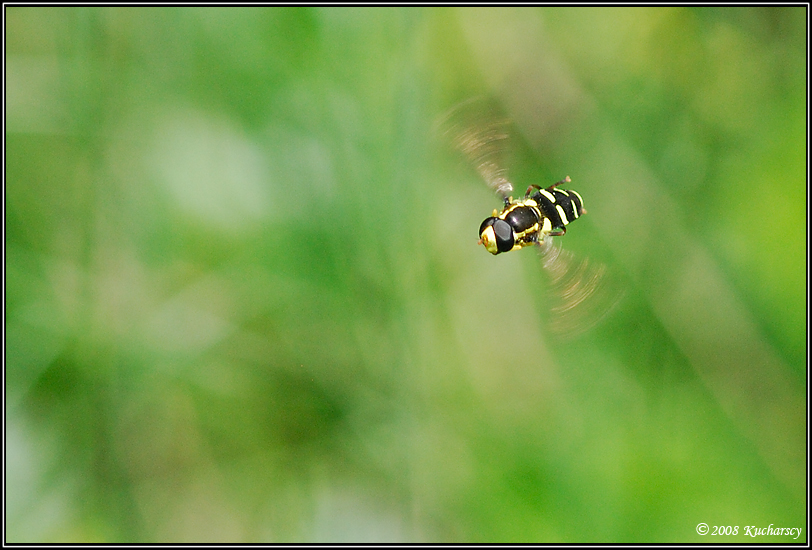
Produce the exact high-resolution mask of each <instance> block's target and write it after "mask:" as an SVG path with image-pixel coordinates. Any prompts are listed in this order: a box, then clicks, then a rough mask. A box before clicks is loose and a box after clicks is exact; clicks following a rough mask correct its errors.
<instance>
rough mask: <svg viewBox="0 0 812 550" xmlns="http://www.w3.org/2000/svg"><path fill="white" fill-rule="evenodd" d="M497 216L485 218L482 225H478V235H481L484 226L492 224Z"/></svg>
mask: <svg viewBox="0 0 812 550" xmlns="http://www.w3.org/2000/svg"><path fill="white" fill-rule="evenodd" d="M497 219H498V218H486V219H485V221H484V222H482V225H480V226H479V236H480V237H482V232H483V231H485V229H486V228H488V227H490V226H492V225H493V222H495V221H496V220H497Z"/></svg>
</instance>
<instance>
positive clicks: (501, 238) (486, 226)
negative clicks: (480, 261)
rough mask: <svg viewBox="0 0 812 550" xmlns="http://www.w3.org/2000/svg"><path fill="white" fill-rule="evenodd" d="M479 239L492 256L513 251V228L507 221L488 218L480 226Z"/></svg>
mask: <svg viewBox="0 0 812 550" xmlns="http://www.w3.org/2000/svg"><path fill="white" fill-rule="evenodd" d="M479 238H480V240H481V241H482V244H484V245H485V248H486V249H487V250H488V252H490V253H491V254H499V253H500V252H507V251H508V250H512V249H513V244H514V240H513V228H512V227H510V224H509V223H508V222H506V221H505V220H500V219H499V218H488V219H486V220H485V221H484V222H482V225H480V226H479Z"/></svg>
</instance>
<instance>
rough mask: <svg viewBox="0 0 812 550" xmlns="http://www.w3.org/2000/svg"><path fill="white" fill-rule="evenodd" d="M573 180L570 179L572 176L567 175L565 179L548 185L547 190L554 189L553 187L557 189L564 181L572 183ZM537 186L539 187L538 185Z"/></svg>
mask: <svg viewBox="0 0 812 550" xmlns="http://www.w3.org/2000/svg"><path fill="white" fill-rule="evenodd" d="M571 182H572V180H571V179H570V177H569V176H567V177H565V178H564V179H563V180H561V181H557V182H555V183H554V184H552V185H551V186H550V187H548V188H547V191H552V190H553V189H555V188H556V187H558V186H559V185H561V184H562V183H571ZM537 187H538V186H537Z"/></svg>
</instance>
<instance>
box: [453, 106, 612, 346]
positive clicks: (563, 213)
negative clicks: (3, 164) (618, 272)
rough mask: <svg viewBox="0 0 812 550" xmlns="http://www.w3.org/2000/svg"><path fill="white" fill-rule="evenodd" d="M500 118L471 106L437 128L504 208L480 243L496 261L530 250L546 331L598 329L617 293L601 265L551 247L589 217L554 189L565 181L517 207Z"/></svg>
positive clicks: (569, 193)
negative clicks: (538, 267) (546, 305)
mask: <svg viewBox="0 0 812 550" xmlns="http://www.w3.org/2000/svg"><path fill="white" fill-rule="evenodd" d="M497 112H498V110H497V109H496V108H495V107H494V106H493V105H491V104H490V103H489V102H487V101H483V100H481V99H472V100H468V101H466V102H463V103H462V104H460V105H459V106H457V107H455V108H454V109H452V110H451V112H450V113H449V114H448V115H446V116H445V117H443V119H442V120H441V122H440V126H439V129H440V131H441V132H442V133H443V134H444V138H445V140H447V141H448V142H450V144H451V145H452V147H453V148H454V149H456V150H458V151H459V152H461V153H462V154H463V156H464V157H465V158H466V160H467V161H468V162H469V163H470V164H471V165H473V167H474V168H475V169H476V170H477V172H478V173H479V175H480V176H481V177H482V179H483V180H484V181H485V183H486V184H487V185H488V187H490V188H491V190H493V191H494V192H495V193H496V194H497V195H498V196H499V198H500V199H501V201H502V206H503V208H502V210H501V211H499V210H496V209H494V210H493V213H492V215H491V216H489V217H488V218H486V219H485V221H483V222H482V223H481V225H480V226H479V241H478V244H482V245H484V247H485V249H486V250H487V251H488V252H490V253H491V254H494V255H497V254H501V253H504V252H511V251H515V250H520V249H522V248H525V247H528V246H534V247H535V248H536V249H537V250H538V252H539V255H540V257H541V263H542V267H543V269H544V270H545V272H546V273H547V275H548V277H549V283H550V284H549V290H550V292H551V297H552V299H553V300H554V305H553V306H552V307H551V309H552V312H551V313H552V316H551V318H550V322H549V326H550V328H551V329H552V330H553V331H554V332H557V333H559V334H562V335H565V336H573V335H575V334H577V333H580V332H583V331H584V330H587V329H588V328H590V327H591V326H593V325H594V324H596V323H597V322H598V321H599V320H600V319H601V318H602V317H603V316H604V315H605V314H606V313H608V312H609V310H610V309H611V308H612V307H613V306H614V305H615V303H617V301H618V300H619V298H620V296H621V292H620V291H619V290H618V289H617V288H614V287H612V285H610V284H609V283H608V277H607V270H606V267H605V266H604V265H603V264H599V263H594V262H589V261H588V260H586V259H578V258H577V257H576V256H575V255H574V254H572V253H570V252H567V251H564V250H562V248H561V246H560V245H559V243H557V242H556V243H554V242H553V238H554V237H560V236H563V235H564V234H565V233H566V231H567V225H568V224H570V223H571V222H573V221H574V220H576V219H578V218H580V217H581V216H582V215H584V214H586V210H585V209H584V200H583V198H582V197H581V195H580V194H579V193H578V192H576V191H573V190H568V189H562V188H560V187H559V186H561V185H564V184H569V183H571V180H570V178H569V176H567V177H565V178H564V179H562V180H561V181H559V182H557V183H554V184H552V185H550V186H548V187H546V188H542V187H541V186H539V185H536V184H531V185H530V186H529V187H528V188H527V191H526V193H525V195H524V197H523V198H521V199H518V200H514V198H513V196H512V193H513V184H512V183H511V181H510V179H509V178H508V170H507V168H506V166H505V164H504V162H503V156H504V154H505V153H506V151H507V149H508V147H509V145H508V144H509V141H510V137H511V132H510V129H509V128H510V122H509V120H508V119H506V118H505V117H502V116H499V115H497V114H496V113H497Z"/></svg>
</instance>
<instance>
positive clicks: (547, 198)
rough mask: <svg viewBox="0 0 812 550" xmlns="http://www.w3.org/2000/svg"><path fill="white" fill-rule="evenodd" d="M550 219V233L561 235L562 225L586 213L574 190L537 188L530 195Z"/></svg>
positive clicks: (563, 230) (563, 229) (563, 231)
mask: <svg viewBox="0 0 812 550" xmlns="http://www.w3.org/2000/svg"><path fill="white" fill-rule="evenodd" d="M530 198H531V199H533V200H534V201H535V202H536V204H538V207H539V208H540V209H541V212H542V214H543V215H544V217H545V218H547V219H549V220H550V226H551V229H550V233H549V234H550V235H563V234H564V233H565V232H566V229H565V227H564V226H566V225H567V224H568V223H570V222H571V221H573V220H575V219H577V218H579V217H580V216H581V215H582V214H585V213H586V210H584V201H583V199H581V195H579V194H578V193H577V192H576V191H570V190H566V189H555V188H551V187H548V188H547V189H539V190H538V191H537V192H536V193H533V195H532V196H531V197H530Z"/></svg>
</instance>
